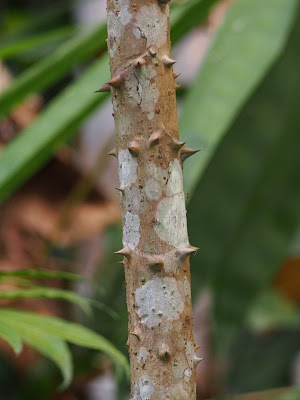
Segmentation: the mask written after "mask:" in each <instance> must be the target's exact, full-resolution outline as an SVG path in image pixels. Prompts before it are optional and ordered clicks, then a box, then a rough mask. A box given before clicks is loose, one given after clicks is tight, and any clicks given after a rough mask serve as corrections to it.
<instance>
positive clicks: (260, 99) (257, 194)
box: [190, 24, 300, 351]
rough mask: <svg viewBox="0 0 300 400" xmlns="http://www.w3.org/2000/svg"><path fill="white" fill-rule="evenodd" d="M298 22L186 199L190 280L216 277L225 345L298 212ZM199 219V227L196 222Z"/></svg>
mask: <svg viewBox="0 0 300 400" xmlns="http://www.w3.org/2000/svg"><path fill="white" fill-rule="evenodd" d="M299 40H300V24H295V29H294V31H293V34H292V36H291V38H290V41H289V43H288V47H287V49H286V51H285V53H284V55H283V57H282V58H281V59H280V61H279V62H278V64H277V65H276V66H275V67H274V68H273V70H272V72H271V73H270V74H269V76H268V77H267V79H266V80H265V82H264V84H263V85H262V86H261V88H259V89H258V90H257V91H256V93H255V95H254V96H253V97H252V98H251V101H250V102H249V103H248V104H247V106H246V107H245V108H244V109H243V112H242V113H241V115H240V116H239V118H238V119H237V120H236V122H235V124H234V125H233V127H232V128H231V130H230V132H229V133H228V134H227V135H226V137H225V138H224V140H223V141H222V143H221V145H220V146H219V148H218V150H217V151H216V153H215V155H214V157H213V159H212V162H211V164H210V165H209V167H208V168H207V170H206V172H205V174H204V175H203V178H202V180H201V182H200V184H199V185H198V187H197V190H196V192H195V194H194V197H193V198H192V201H191V204H190V216H191V218H190V229H191V235H190V236H191V240H192V243H193V244H195V245H197V244H198V243H199V245H200V246H201V250H200V251H199V252H198V253H197V255H196V256H195V258H194V264H195V263H198V265H199V266H200V267H199V268H197V269H195V270H194V275H193V277H194V284H193V289H194V290H195V289H196V290H197V289H198V288H196V287H195V282H198V286H199V282H202V283H204V284H211V283H212V282H213V289H214V303H215V318H216V326H217V330H216V332H217V333H216V334H217V343H218V347H219V350H220V351H226V350H227V349H228V345H229V344H230V342H231V341H232V339H233V337H234V334H235V332H236V329H237V328H238V327H239V326H240V324H241V322H242V321H243V320H244V319H245V318H246V315H247V311H248V309H249V307H250V305H251V302H253V301H254V299H255V297H256V296H257V295H258V294H259V293H260V291H261V290H262V289H263V288H264V287H268V286H270V281H271V280H272V279H273V277H274V274H275V273H276V272H277V270H278V268H279V266H280V263H281V262H282V260H283V258H284V256H285V255H286V254H287V252H288V248H289V244H290V242H291V239H292V237H293V235H294V234H295V231H296V229H297V227H298V226H299V222H300V221H299V219H300V180H299V170H300V158H299V151H300V135H299V125H300V120H299V116H300V115H299V111H298V108H299V107H298V105H299V100H300V99H299V93H300V76H299V59H298V50H297V49H298V45H299ZM199 227H201V228H200V229H199Z"/></svg>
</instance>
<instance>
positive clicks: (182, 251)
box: [176, 246, 199, 261]
mask: <svg viewBox="0 0 300 400" xmlns="http://www.w3.org/2000/svg"><path fill="white" fill-rule="evenodd" d="M198 250H199V248H198V247H194V246H189V247H181V248H179V249H178V250H177V252H176V253H177V256H178V257H179V259H180V260H182V261H184V260H185V259H186V258H187V257H188V256H190V255H191V254H194V253H196V252H197V251H198Z"/></svg>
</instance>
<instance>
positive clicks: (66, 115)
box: [0, 2, 207, 203]
mask: <svg viewBox="0 0 300 400" xmlns="http://www.w3.org/2000/svg"><path fill="white" fill-rule="evenodd" d="M203 4H205V9H206V8H207V4H206V2H203ZM183 10H184V9H182V17H183V18H184V16H185V14H184V12H183ZM177 18H178V15H177ZM184 22H185V23H187V26H189V29H191V27H192V25H191V24H189V23H188V21H184ZM199 22H200V21H199ZM193 23H195V21H194V22H193ZM177 26H179V25H178V19H177ZM105 31H106V28H105V27H104V26H101V27H99V28H97V29H96V31H93V33H92V34H91V35H90V36H88V37H85V38H84V39H83V40H81V41H80V42H78V40H75V41H74V42H72V44H71V45H70V47H71V50H70V49H69V50H68V48H67V49H61V50H60V51H59V52H58V53H55V54H53V55H52V56H51V57H50V59H48V58H47V60H44V64H42V63H41V64H40V65H38V66H37V70H34V68H33V69H31V70H30V71H29V72H28V75H25V74H24V75H22V76H21V77H20V78H19V79H18V80H16V81H15V83H14V84H13V85H12V86H10V87H9V88H8V89H7V91H6V92H5V93H3V95H2V96H0V113H4V112H7V111H8V110H9V109H10V108H11V107H12V106H13V105H15V104H16V102H18V101H20V100H21V99H22V98H24V96H27V95H28V94H29V93H31V92H32V91H35V90H37V89H40V88H41V87H45V86H46V84H47V83H49V82H50V81H53V76H55V77H57V76H59V75H61V71H62V70H63V71H66V70H67V69H68V68H69V67H70V66H71V65H73V64H74V62H75V61H76V62H77V61H78V60H79V59H80V57H79V54H80V52H82V54H83V55H84V56H86V55H87V54H90V53H91V51H92V50H93V51H95V49H96V48H97V49H98V50H99V49H100V48H102V47H101V46H102V44H101V43H102V39H101V38H102V36H103V35H104V36H106V33H105V34H104V32H105ZM104 44H105V41H104V39H103V46H104ZM95 46H96V47H95ZM53 74H54V75H53ZM108 79H109V68H108V60H107V57H103V58H102V59H100V60H98V61H96V62H95V63H94V64H93V65H92V67H90V69H89V70H88V71H86V72H85V73H84V75H83V76H82V77H81V78H80V79H79V80H78V81H77V82H76V83H74V84H73V85H71V86H70V87H69V88H67V89H66V90H65V92H63V93H62V94H61V95H59V96H58V97H57V98H56V99H55V100H54V101H53V102H52V103H51V105H50V106H49V107H48V108H47V109H46V110H45V111H44V112H43V113H42V114H41V115H40V117H39V119H38V120H37V121H36V122H35V123H34V124H33V125H31V126H30V127H29V128H27V129H26V130H25V131H23V133H22V134H20V135H18V137H17V138H15V139H14V141H12V142H11V143H10V144H9V145H7V146H6V147H5V149H4V150H3V151H2V152H1V153H0V203H1V201H3V200H4V199H5V198H7V197H8V196H9V195H10V193H11V192H12V191H13V190H14V189H15V188H16V187H17V185H18V184H20V183H21V182H22V181H24V180H25V179H26V178H28V177H29V176H30V175H31V174H32V173H33V172H35V171H36V169H37V168H38V167H40V165H42V164H43V163H44V162H45V161H46V160H47V158H48V157H49V156H50V155H51V154H53V153H54V152H55V151H56V150H57V149H58V148H59V147H60V146H61V145H62V144H63V143H64V142H65V141H66V140H67V139H68V138H69V136H70V135H71V133H73V132H74V130H75V129H76V128H77V127H78V125H79V124H80V123H81V122H82V121H83V119H84V118H85V117H86V116H87V115H88V114H90V113H91V112H92V111H93V110H94V109H95V108H96V107H97V106H98V105H99V104H100V103H101V102H103V101H104V100H105V99H106V98H107V96H106V95H104V94H101V95H99V94H98V95H94V94H92V92H93V91H94V90H95V89H97V86H101V84H102V83H103V82H106V81H107V80H108ZM95 85H97V86H96V87H95Z"/></svg>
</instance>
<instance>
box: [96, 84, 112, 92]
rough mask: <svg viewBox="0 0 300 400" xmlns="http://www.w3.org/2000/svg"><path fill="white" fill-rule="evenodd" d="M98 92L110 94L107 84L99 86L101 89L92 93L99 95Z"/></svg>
mask: <svg viewBox="0 0 300 400" xmlns="http://www.w3.org/2000/svg"><path fill="white" fill-rule="evenodd" d="M99 92H101V93H102V92H110V86H109V84H108V83H105V84H104V85H103V86H101V88H99V89H98V90H96V91H95V92H94V93H99Z"/></svg>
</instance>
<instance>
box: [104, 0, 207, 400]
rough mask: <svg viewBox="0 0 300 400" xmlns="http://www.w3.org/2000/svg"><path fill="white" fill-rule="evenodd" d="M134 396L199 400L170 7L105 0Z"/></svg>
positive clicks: (153, 0)
mask: <svg viewBox="0 0 300 400" xmlns="http://www.w3.org/2000/svg"><path fill="white" fill-rule="evenodd" d="M107 3H108V4H107V12H108V48H109V53H110V67H111V74H112V79H111V80H110V81H109V82H108V83H107V84H105V85H104V86H102V88H100V89H99V91H111V93H112V100H113V107H114V117H115V126H116V136H117V137H116V149H114V150H113V151H112V152H111V153H110V154H112V155H114V156H116V157H117V159H118V165H119V178H120V187H119V192H120V197H121V207H122V215H123V245H124V248H123V249H122V250H120V251H119V252H118V254H121V255H123V256H124V261H123V263H124V266H125V275H126V291H127V307H128V313H129V337H128V343H127V347H128V350H129V355H130V366H131V367H130V368H131V399H132V400H147V399H151V400H163V399H172V400H195V398H196V392H195V375H196V374H195V366H196V364H197V363H198V362H199V361H200V359H198V358H197V357H195V356H194V339H193V319H192V304H191V289H190V267H189V256H190V254H192V253H194V252H195V251H196V250H197V248H195V247H192V246H191V245H190V244H189V240H188V233H187V222H186V208H185V196H184V191H183V178H182V163H183V161H184V160H185V159H186V158H187V157H189V156H190V155H192V154H194V153H195V152H196V151H194V150H192V149H189V148H188V147H186V146H185V144H184V143H183V142H180V141H179V139H178V124H177V107H176V88H177V86H178V85H176V84H175V82H174V78H175V77H176V75H174V74H173V67H172V66H173V64H174V63H175V61H174V60H172V59H171V55H170V53H171V45H170V28H169V5H168V4H167V3H168V1H159V0H139V1H135V2H133V1H130V0H108V2H107Z"/></svg>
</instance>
